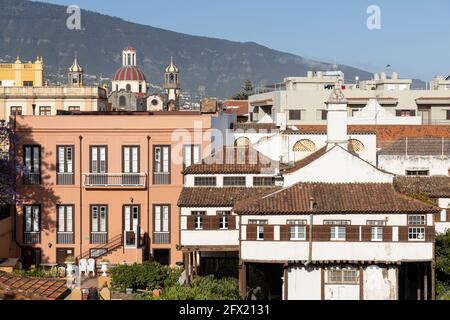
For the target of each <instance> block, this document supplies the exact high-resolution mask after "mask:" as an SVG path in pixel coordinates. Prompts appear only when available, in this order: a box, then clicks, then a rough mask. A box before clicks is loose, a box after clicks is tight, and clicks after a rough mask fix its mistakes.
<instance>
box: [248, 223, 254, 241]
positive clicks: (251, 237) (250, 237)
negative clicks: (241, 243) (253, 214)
mask: <svg viewBox="0 0 450 320" xmlns="http://www.w3.org/2000/svg"><path fill="white" fill-rule="evenodd" d="M247 240H249V241H256V224H248V225H247Z"/></svg>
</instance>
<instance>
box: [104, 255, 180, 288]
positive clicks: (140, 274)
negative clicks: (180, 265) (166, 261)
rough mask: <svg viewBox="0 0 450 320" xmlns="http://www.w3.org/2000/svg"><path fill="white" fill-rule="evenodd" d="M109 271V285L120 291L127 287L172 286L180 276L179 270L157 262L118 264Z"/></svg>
mask: <svg viewBox="0 0 450 320" xmlns="http://www.w3.org/2000/svg"><path fill="white" fill-rule="evenodd" d="M110 272H111V285H112V286H113V288H115V289H118V290H121V291H124V290H125V289H127V288H133V290H137V289H143V290H154V289H160V288H164V287H166V286H173V285H175V284H176V283H177V281H178V279H179V277H180V272H179V271H177V270H173V269H171V268H170V267H168V266H163V265H161V264H159V263H157V262H144V263H143V264H133V265H120V266H117V267H114V268H112V269H111V271H110Z"/></svg>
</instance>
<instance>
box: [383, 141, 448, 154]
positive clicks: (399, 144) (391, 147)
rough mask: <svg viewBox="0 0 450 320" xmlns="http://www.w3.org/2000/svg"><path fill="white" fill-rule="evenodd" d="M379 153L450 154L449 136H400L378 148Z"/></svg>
mask: <svg viewBox="0 0 450 320" xmlns="http://www.w3.org/2000/svg"><path fill="white" fill-rule="evenodd" d="M379 154H380V155H408V156H450V138H440V137H429V138H426V137H419V138H417V137H413V138H402V139H400V140H397V141H395V142H392V143H386V146H385V147H384V148H383V149H381V150H380V152H379Z"/></svg>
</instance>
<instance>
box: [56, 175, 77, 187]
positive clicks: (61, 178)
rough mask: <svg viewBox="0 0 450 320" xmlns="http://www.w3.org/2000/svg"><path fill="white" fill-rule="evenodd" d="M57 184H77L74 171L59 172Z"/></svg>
mask: <svg viewBox="0 0 450 320" xmlns="http://www.w3.org/2000/svg"><path fill="white" fill-rule="evenodd" d="M56 184H58V185H62V186H70V185H73V184H75V179H74V174H73V173H58V174H57V175H56Z"/></svg>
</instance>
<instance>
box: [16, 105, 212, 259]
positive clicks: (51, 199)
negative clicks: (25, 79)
mask: <svg viewBox="0 0 450 320" xmlns="http://www.w3.org/2000/svg"><path fill="white" fill-rule="evenodd" d="M212 117H214V115H211V114H209V115H207V114H201V113H199V112H182V113H180V112H162V113H159V114H157V113H155V114H151V113H142V114H134V115H132V114H126V115H114V114H96V115H93V114H82V115H59V116H49V117H27V116H24V117H17V119H16V120H15V131H16V132H17V134H18V136H19V144H18V145H16V147H15V149H16V152H17V159H18V161H19V163H22V164H23V165H24V166H25V169H24V172H25V173H24V174H23V177H20V179H19V185H18V190H17V192H18V194H19V195H20V196H19V198H21V203H18V204H17V213H16V215H15V221H14V224H15V230H16V234H15V238H16V241H17V243H18V245H19V246H20V248H21V250H20V251H21V258H22V263H23V264H24V266H25V267H26V266H28V265H34V264H39V263H42V264H56V263H58V264H61V263H62V262H63V261H64V259H65V258H66V257H67V256H70V255H73V256H74V257H76V258H78V259H79V258H89V257H93V258H98V259H108V260H109V261H110V262H111V263H122V262H124V261H126V262H127V263H134V262H137V263H140V262H142V261H145V260H148V259H152V258H154V259H156V260H157V261H160V262H162V263H167V264H170V265H175V264H176V263H177V262H181V261H182V254H181V252H180V251H178V250H177V247H176V246H177V244H178V243H179V229H180V228H179V209H178V207H177V200H178V197H179V194H180V192H181V189H182V187H183V175H182V171H183V163H184V162H183V154H184V151H182V150H184V148H183V147H180V145H183V146H186V148H187V146H188V145H189V144H185V142H186V140H185V141H184V142H181V139H186V138H189V139H192V141H194V139H196V141H195V143H194V142H192V145H195V146H196V147H198V148H199V149H196V151H197V152H198V150H201V152H202V153H204V152H206V153H207V152H208V150H207V149H209V148H210V143H211V133H210V132H209V129H210V128H211V118H212ZM177 129H182V130H183V131H184V132H185V134H184V135H183V138H180V136H179V135H177V138H176V139H177V141H174V139H173V138H172V135H173V132H174V130H177ZM206 131H208V132H206ZM188 133H189V134H188ZM187 136H189V137H187ZM180 157H181V159H180ZM201 158H202V155H200V159H201ZM92 249H94V250H92Z"/></svg>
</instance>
